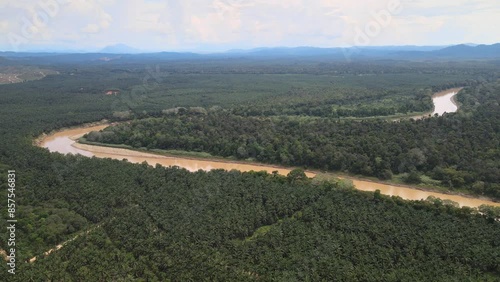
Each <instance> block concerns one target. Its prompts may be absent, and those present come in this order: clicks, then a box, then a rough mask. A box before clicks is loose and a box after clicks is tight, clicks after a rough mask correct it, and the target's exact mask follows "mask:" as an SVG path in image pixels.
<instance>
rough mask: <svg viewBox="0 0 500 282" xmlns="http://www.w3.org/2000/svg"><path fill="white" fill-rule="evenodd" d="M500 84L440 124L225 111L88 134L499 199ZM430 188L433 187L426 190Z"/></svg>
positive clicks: (470, 97) (466, 100)
mask: <svg viewBox="0 0 500 282" xmlns="http://www.w3.org/2000/svg"><path fill="white" fill-rule="evenodd" d="M499 92H500V83H496V84H491V85H478V86H475V87H471V88H467V89H466V90H464V91H462V92H461V93H460V94H459V100H460V101H461V102H462V107H463V109H462V112H461V114H459V115H455V114H448V115H445V116H444V117H440V118H426V119H421V120H402V121H398V122H394V121H387V120H383V119H376V120H366V121H362V122H359V121H352V120H340V121H339V120H337V119H334V118H323V119H309V118H293V117H288V116H282V117H277V118H259V117H242V116H238V115H235V114H233V113H230V112H228V111H223V110H214V111H205V112H200V111H193V110H184V109H181V110H178V111H176V112H173V111H171V112H166V113H165V117H163V118H151V119H141V120H136V121H133V122H130V123H123V124H119V125H115V126H112V127H108V128H107V129H105V130H104V131H102V132H91V133H90V134H88V135H86V136H85V138H86V140H87V141H90V142H98V143H108V144H117V145H122V144H124V145H128V146H131V147H133V148H146V149H164V150H172V149H173V150H184V151H195V152H208V153H210V154H212V155H214V156H222V157H233V158H237V159H248V160H255V161H259V162H265V163H272V164H280V165H285V166H302V167H305V168H313V169H320V170H324V171H345V172H350V173H353V174H361V175H365V176H374V177H378V178H379V179H383V180H388V179H391V178H392V177H393V175H394V174H404V175H405V176H404V180H405V181H406V182H407V183H410V184H420V183H421V182H422V177H424V179H425V177H427V178H431V180H432V179H433V180H437V181H438V182H439V184H440V185H441V186H443V187H446V188H448V189H451V190H465V191H469V192H472V193H474V194H477V195H488V196H490V197H493V198H497V199H500V185H499V183H500V163H499V162H498V161H497V160H498V158H499V156H500V151H499V144H500V135H499V134H500V127H499V126H500V125H499V123H498V120H500V107H499V106H498V105H499V102H500V96H499V95H498V93H499ZM430 183H432V182H430Z"/></svg>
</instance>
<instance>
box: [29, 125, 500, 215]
mask: <svg viewBox="0 0 500 282" xmlns="http://www.w3.org/2000/svg"><path fill="white" fill-rule="evenodd" d="M108 125H109V124H103V123H102V122H100V123H99V125H95V123H94V124H86V125H83V126H81V127H80V128H74V127H73V128H71V129H66V130H64V129H61V130H59V131H57V132H56V133H53V134H49V135H47V136H46V137H45V138H43V139H42V140H41V141H42V142H40V143H39V144H40V146H41V147H45V148H48V149H49V150H50V151H53V152H60V153H64V154H67V153H72V154H82V155H86V156H89V157H91V156H95V157H100V158H112V159H118V160H123V159H126V160H128V161H129V162H132V163H142V162H144V161H146V162H148V163H149V164H150V165H156V164H160V165H162V166H179V167H183V168H186V169H188V170H190V171H197V170H200V169H201V170H212V169H225V170H228V171H229V170H232V169H236V170H240V171H250V170H254V171H261V170H264V171H267V172H268V173H272V172H273V171H277V172H278V173H279V174H281V175H287V174H288V173H289V172H290V171H291V170H293V169H294V168H293V167H283V166H277V165H266V164H263V163H257V162H254V161H243V160H234V159H224V158H218V157H205V158H199V157H193V156H183V157H179V155H168V154H162V153H159V152H151V151H144V150H143V151H137V150H132V149H130V148H123V147H110V146H109V145H108V146H106V147H104V146H96V145H95V144H94V145H90V144H83V143H77V142H76V140H77V139H78V138H80V137H81V136H83V135H84V134H86V133H88V132H90V131H93V130H101V129H104V128H105V127H107V126H108ZM319 174H323V173H322V172H320V171H315V170H306V175H307V176H308V177H311V178H312V177H315V176H316V175H319ZM328 174H329V175H331V177H339V178H343V179H348V180H350V181H352V182H353V184H354V185H355V186H356V188H357V189H358V190H363V191H375V190H380V191H381V193H382V194H385V195H394V196H399V197H402V198H404V199H408V200H420V199H426V198H427V197H429V196H434V197H437V198H441V199H448V200H451V201H455V202H457V203H459V204H460V205H465V206H471V207H478V206H480V205H482V204H486V205H492V206H500V203H496V202H494V201H492V200H490V199H487V198H484V197H477V196H473V195H469V194H463V193H454V192H453V191H440V190H436V189H432V188H430V187H422V186H412V185H403V184H401V183H394V182H390V181H380V180H378V179H373V178H368V177H362V176H356V175H349V174H345V173H338V172H336V173H328Z"/></svg>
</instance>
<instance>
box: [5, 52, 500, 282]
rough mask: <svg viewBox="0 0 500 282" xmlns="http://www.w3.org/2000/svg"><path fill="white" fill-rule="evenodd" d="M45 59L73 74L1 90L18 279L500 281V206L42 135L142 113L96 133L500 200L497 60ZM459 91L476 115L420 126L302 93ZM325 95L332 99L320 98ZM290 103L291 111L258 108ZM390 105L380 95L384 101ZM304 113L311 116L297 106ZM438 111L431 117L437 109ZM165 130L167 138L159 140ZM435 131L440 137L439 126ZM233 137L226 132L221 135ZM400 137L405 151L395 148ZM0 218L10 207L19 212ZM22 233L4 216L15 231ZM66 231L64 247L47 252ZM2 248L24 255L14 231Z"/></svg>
mask: <svg viewBox="0 0 500 282" xmlns="http://www.w3.org/2000/svg"><path fill="white" fill-rule="evenodd" d="M40 60H41V59H40ZM43 60H49V59H47V58H45V59H43ZM32 64H39V67H40V68H43V69H51V70H52V71H54V72H57V74H51V75H47V76H46V77H44V78H43V79H40V80H36V81H26V82H23V83H16V84H6V85H0V121H1V122H0V139H1V140H2V142H1V143H0V188H1V191H2V193H1V195H2V197H4V198H3V199H6V198H7V196H6V194H7V184H6V183H7V181H6V178H7V173H6V172H7V170H12V169H14V170H16V175H17V182H16V183H17V186H16V187H17V189H16V201H17V204H18V209H17V211H16V213H17V218H18V223H17V224H18V229H17V238H18V240H17V245H16V248H17V254H18V256H17V257H16V260H17V269H16V275H11V274H9V273H7V265H6V264H3V265H4V266H3V268H2V271H1V272H0V280H2V281H145V280H147V281H207V280H211V281H213V280H218V281H255V280H260V281H275V280H281V281H302V280H309V281H311V280H314V281H317V280H326V281H331V280H339V281H381V280H383V281H436V280H439V281H450V280H451V281H453V280H463V279H464V277H466V278H467V279H468V280H470V281H498V279H499V277H500V264H499V263H498V262H499V255H500V244H499V241H498V238H500V225H499V224H500V223H499V222H498V221H497V219H498V217H499V214H500V213H499V212H498V210H497V209H493V208H488V207H481V208H479V209H473V208H468V207H462V208H457V207H454V206H453V205H449V204H447V203H446V202H443V201H441V200H439V199H427V200H421V201H407V200H403V199H401V198H398V197H388V196H384V195H381V194H380V193H377V192H375V193H372V192H361V191H357V190H355V189H353V187H352V185H350V184H349V183H347V182H344V181H340V180H336V181H318V180H315V179H308V178H307V177H305V175H304V173H303V171H302V170H300V169H298V170H295V171H293V172H292V173H290V174H289V175H288V176H280V175H277V174H268V173H265V172H245V173H242V172H239V171H223V170H213V171H210V172H204V171H198V172H189V171H187V170H185V169H182V168H179V167H169V168H165V167H160V166H157V167H152V166H149V165H147V164H145V163H143V164H131V163H128V162H125V161H118V160H110V159H98V158H87V157H83V156H72V155H67V156H66V155H61V154H58V153H50V152H48V150H46V149H43V148H39V147H36V146H33V139H34V138H35V137H37V136H39V135H40V134H42V133H49V132H51V131H53V130H56V129H59V128H63V127H70V126H76V125H80V124H83V123H87V122H95V121H99V120H102V119H107V120H110V121H123V120H126V121H128V122H130V124H129V125H128V127H125V125H124V124H123V125H119V126H117V127H113V128H110V129H108V130H106V131H104V132H102V133H97V134H96V133H94V134H93V135H95V136H94V137H95V138H96V139H94V140H95V141H100V142H102V141H104V139H105V138H109V137H111V138H109V140H108V139H106V140H107V141H110V142H111V140H114V141H113V142H116V143H127V142H131V143H130V145H131V146H135V147H149V148H157V147H160V146H165V148H173V147H174V146H178V147H179V148H182V149H185V150H194V151H197V150H198V151H209V152H211V153H212V154H214V155H219V156H232V157H234V158H241V159H248V158H254V159H255V160H258V161H263V162H272V163H280V164H281V163H282V164H300V165H301V166H304V167H306V166H307V167H311V168H312V167H315V168H317V169H320V170H337V169H338V170H348V171H351V172H352V173H360V174H365V173H366V174H368V173H367V172H370V169H371V172H370V173H371V175H374V176H377V177H380V176H382V177H384V172H385V177H388V176H390V174H391V173H392V174H397V173H402V172H403V173H406V172H416V175H417V176H419V177H417V179H420V180H425V178H426V176H430V177H433V178H435V179H437V180H439V181H440V182H442V183H443V185H451V186H452V187H453V188H450V189H455V188H457V189H471V190H472V191H475V193H477V194H485V195H489V196H491V197H494V196H498V192H497V190H498V183H499V181H498V175H499V174H498V159H499V158H498V154H499V152H498V148H499V146H498V132H499V128H498V126H499V125H498V122H496V121H497V120H498V113H499V111H498V97H499V93H500V87H499V85H498V77H499V76H498V74H499V73H500V72H499V69H500V67H499V65H498V62H483V61H477V62H452V63H449V62H448V63H422V62H399V61H394V62H387V61H381V62H376V61H367V62H360V61H358V62H353V63H350V64H346V63H343V62H336V61H328V60H322V61H307V60H299V61H294V62H289V61H279V60H277V61H272V60H270V61H246V60H237V59H234V60H220V61H217V60H206V61H203V60H197V61H183V60H178V61H169V62H162V61H158V60H151V61H144V62H140V61H136V60H132V61H120V60H117V61H110V62H101V61H92V62H87V63H73V62H60V61H54V62H51V63H50V64H48V63H47V62H45V61H41V62H38V61H34V62H32ZM450 65H453V67H452V68H450ZM156 66H158V68H157V67H156ZM335 73H336V74H335ZM153 74H154V75H153ZM156 74H158V75H156ZM288 74H292V76H288V77H287V75H288ZM365 74H366V75H365ZM368 74H377V76H379V77H378V78H377V79H375V78H370V77H371V75H368ZM334 75H344V76H345V77H346V78H347V77H349V78H347V79H346V80H345V82H343V83H340V82H339V85H338V86H332V89H333V90H332V91H331V92H330V93H331V94H328V93H327V92H323V91H321V89H322V88H321V87H326V86H325V85H327V84H328V83H330V82H331V81H332V80H333V81H334V78H332V77H331V76H334ZM412 76H413V77H414V79H410V78H411V77H412ZM420 78H426V79H420ZM431 78H432V79H431ZM339 80H340V79H339ZM377 80H378V81H380V82H381V83H382V82H383V83H384V84H380V87H381V88H380V89H377V87H376V86H374V83H375V82H376V81H377ZM316 82H318V83H319V82H321V83H323V84H321V85H320V84H317V83H316ZM450 86H467V87H466V88H465V90H464V91H463V92H461V95H459V97H458V99H459V101H460V103H461V105H462V106H461V111H459V113H457V114H450V115H445V116H443V117H439V118H432V119H425V120H421V121H411V120H410V121H401V122H395V123H391V122H387V121H384V120H370V121H368V120H366V121H365V120H364V121H359V120H356V121H351V120H348V119H342V118H340V117H334V116H330V115H323V114H318V115H314V114H309V113H307V112H304V111H303V110H302V109H306V108H307V106H302V105H301V103H302V102H301V99H300V97H304V100H303V101H304V103H305V104H304V105H309V104H308V103H317V104H318V105H320V104H328V105H330V106H335V105H337V104H338V105H343V107H345V108H351V109H356V108H358V106H357V104H359V103H363V101H367V100H370V99H373V100H376V98H375V97H374V96H370V95H372V93H376V94H374V95H386V96H384V97H386V99H387V103H385V102H384V105H386V104H390V103H393V104H394V106H395V107H398V106H397V105H405V104H407V103H415V104H418V102H416V101H423V102H424V104H425V100H426V99H427V98H428V97H430V96H429V95H430V94H431V93H433V92H435V91H437V90H440V89H445V88H449V87H450ZM337 87H338V88H337ZM107 89H118V90H120V95H105V94H104V93H105V91H106V90H107ZM297 89H298V90H297ZM341 89H344V90H343V91H341ZM295 90H297V91H295ZM299 90H300V91H299ZM412 90H415V91H412ZM252 93H255V95H254V94H252ZM314 93H325V94H324V95H323V96H322V95H318V96H317V99H318V100H315V99H316V98H315V97H316V94H314ZM334 93H337V94H338V96H335V95H334ZM416 93H420V94H418V95H417V94H416ZM337 94H336V95H337ZM356 95H357V96H356ZM419 95H420V96H419ZM330 96H331V97H330ZM288 97H291V98H293V99H288ZM349 97H351V98H349ZM426 97H427V98H426ZM328 99H330V100H328ZM327 100H328V101H329V102H328V103H327V102H325V101H327ZM342 100H343V101H345V103H343V102H341V101H342ZM350 100H351V101H350ZM266 101H267V103H268V105H264V104H265V103H266ZM284 101H289V103H290V104H286V103H284ZM337 101H338V102H337ZM273 104H274V105H275V106H276V107H275V112H270V113H260V112H255V113H253V112H254V111H255V109H259V108H261V106H262V107H264V108H265V107H271V106H272V105H273ZM363 104H364V103H363ZM422 105H423V104H422ZM379 106H380V105H378V104H376V103H375V104H374V106H373V108H374V109H375V108H379ZM293 107H296V110H293V111H291V110H289V109H290V108H293ZM425 107H426V108H425V111H427V110H428V109H429V108H428V107H429V105H427V106H425ZM421 109H424V108H421ZM415 110H420V108H419V109H417V108H415ZM398 111H399V110H398ZM378 114H379V113H377V115H378ZM364 115H365V114H364V113H363V114H360V115H359V116H364ZM221 118H223V119H224V121H225V123H221ZM339 118H340V119H339ZM273 125H274V126H273ZM374 128H376V129H377V131H376V132H374V131H373V129H374ZM157 129H158V130H159V129H161V130H160V131H159V132H161V133H162V134H161V136H156V135H155V134H153V131H155V130H157ZM188 129H192V130H191V131H188ZM314 130H316V134H314V133H313V131H314ZM385 130H388V132H386V131H385ZM114 131H116V132H114ZM139 131H140V132H139ZM299 131H302V132H299ZM120 132H122V133H123V134H122V135H120V134H121V133H120ZM404 132H406V133H404ZM429 132H432V133H433V138H428V137H425V136H426V135H427V134H428V133H429ZM128 133H140V134H136V135H133V136H135V137H133V136H129V135H127V134H128ZM174 133H175V134H174ZM382 133H383V134H382ZM194 134H196V135H194ZM223 134H224V135H225V137H224V138H222V137H220V136H222V135H223ZM316 135H318V136H316ZM322 135H323V137H322ZM331 136H333V137H334V136H341V137H340V138H331ZM359 136H362V137H363V138H365V139H366V140H364V141H363V140H361V138H359ZM415 136H417V138H416V137H415ZM88 137H90V136H88ZM160 137H161V138H160ZM208 137H210V138H212V139H207V138H208ZM356 137H358V138H356ZM382 137H383V138H382ZM134 138H135V139H134ZM252 138H254V139H252ZM384 138H385V139H384ZM89 139H91V138H89ZM222 139H223V140H227V142H226V143H222V144H217V143H216V142H215V141H217V140H222ZM342 140H344V141H345V142H344V143H342ZM362 141H363V142H362ZM155 142H156V143H155ZM265 142H268V143H265ZM377 142H378V143H377ZM398 142H399V144H398V146H399V148H397V147H396V148H392V147H389V146H387V144H391V143H392V144H396V143H398ZM445 143H447V145H448V146H444V144H445ZM299 145H300V146H302V149H301V150H298V149H297V147H296V146H299ZM188 146H189V147H188ZM240 147H241V148H240ZM384 147H385V148H384ZM322 148H324V149H325V150H326V149H327V148H330V151H325V153H324V154H323V155H327V156H333V159H327V158H323V159H321V158H316V159H315V158H314V157H317V156H318V151H317V150H321V149H322ZM465 148H467V150H466V149H465ZM427 150H431V151H427ZM299 153H300V154H299ZM353 155H354V156H356V157H353ZM358 155H359V156H358ZM422 155H423V156H424V157H425V160H424V161H422V158H421V157H422ZM336 156H338V157H339V158H336ZM259 158H260V159H259ZM462 158H465V160H462ZM332 160H333V162H332ZM350 160H355V161H356V162H351V161H350ZM344 162H345V164H343V163H344ZM358 162H359V163H358ZM401 163H404V164H403V165H401ZM343 165H344V167H342V166H343ZM337 166H338V167H337ZM400 168H401V170H399V169H400ZM356 169H358V170H356ZM408 175H410V174H409V173H408ZM439 177H442V179H440V178H439ZM447 178H449V179H447ZM410 179H411V178H410ZM470 187H476V188H470ZM495 187H496V188H495ZM474 189H477V190H474ZM1 212H2V215H3V216H4V217H6V216H7V210H6V207H5V206H4V205H2V209H1ZM4 222H5V220H4ZM2 226H4V225H2ZM7 236H8V234H7V230H6V228H3V227H2V228H1V229H0V237H1V238H7ZM64 242H66V243H65V244H64V246H63V247H62V248H61V249H59V250H57V251H54V252H52V253H50V254H49V255H45V254H44V253H45V252H47V251H48V250H50V249H51V248H54V247H55V246H56V245H58V244H62V243H64ZM0 248H1V249H3V250H7V249H8V246H7V245H6V241H5V240H1V241H0ZM35 256H36V260H35V261H32V262H31V263H29V262H28V261H29V260H31V259H32V258H33V257H35Z"/></svg>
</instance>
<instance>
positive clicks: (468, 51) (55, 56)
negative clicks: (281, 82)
mask: <svg viewBox="0 0 500 282" xmlns="http://www.w3.org/2000/svg"><path fill="white" fill-rule="evenodd" d="M0 57H4V58H7V59H9V60H16V61H18V62H28V61H37V62H38V63H47V64H49V63H50V62H52V61H59V62H68V63H70V62H95V63H107V62H109V61H115V60H121V61H156V60H197V59H203V58H213V59H257V60H270V59H274V58H276V59H300V58H308V59H314V60H325V59H327V60H386V59H388V60H433V59H438V60H470V59H500V43H498V44H493V45H477V46H475V45H473V44H461V45H454V46H447V47H442V46H441V47H440V46H363V47H350V48H319V47H308V46H302V47H272V48H266V47H264V48H255V49H248V50H241V49H240V50H229V51H227V52H222V53H208V54H199V53H191V52H158V53H141V52H140V50H138V49H135V48H132V47H129V46H127V45H124V44H118V45H113V46H108V47H106V48H104V49H103V50H101V51H100V52H98V53H76V54H75V53H67V54H61V53H31V52H25V53H17V52H0ZM0 62H1V60H0Z"/></svg>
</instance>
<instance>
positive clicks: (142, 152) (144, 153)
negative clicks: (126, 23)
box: [73, 138, 500, 206]
mask: <svg viewBox="0 0 500 282" xmlns="http://www.w3.org/2000/svg"><path fill="white" fill-rule="evenodd" d="M78 142H79V143H75V144H73V146H74V147H76V148H79V149H82V150H89V149H90V150H91V149H92V148H90V147H86V146H82V145H89V146H96V147H107V148H115V149H125V150H130V151H132V152H136V153H137V154H132V155H128V156H134V157H151V155H156V156H159V157H166V158H172V159H175V158H182V159H186V160H192V161H202V160H203V161H209V162H218V163H230V164H237V165H251V166H255V167H261V168H263V169H264V170H269V168H274V169H277V170H280V169H281V170H283V169H285V170H293V169H296V168H300V169H303V168H301V167H285V166H279V165H275V164H265V163H260V162H256V161H252V160H235V159H230V158H224V157H217V156H212V155H210V154H207V155H208V156H204V157H197V156H193V155H190V154H189V153H190V152H185V151H176V152H178V154H172V153H169V150H159V151H163V152H158V151H156V150H147V149H137V148H133V147H131V146H127V145H113V144H104V143H97V142H89V141H86V140H85V139H83V138H80V139H79V140H78ZM101 152H104V151H101ZM108 153H110V151H108ZM113 153H114V154H117V155H121V156H127V155H126V154H127V153H126V152H124V151H122V152H117V151H114V152H113ZM195 153H197V152H195ZM304 171H305V173H306V175H307V176H308V177H310V178H314V177H316V176H318V175H328V176H329V177H331V178H341V179H347V180H351V181H353V183H354V182H358V183H360V182H370V183H373V184H377V185H387V186H391V187H399V188H405V189H412V190H419V191H422V192H429V193H436V194H445V195H449V196H459V197H464V198H469V199H472V200H474V199H477V200H482V201H488V202H492V203H498V205H499V206H500V202H498V201H495V200H493V199H491V198H488V197H484V196H477V195H473V194H467V193H463V192H456V191H450V190H447V189H446V188H445V187H442V188H441V187H429V186H425V185H407V184H404V183H400V182H396V181H389V180H380V179H377V178H373V177H366V176H361V175H353V174H349V173H343V172H322V171H319V170H311V169H304ZM440 188H441V189H440ZM360 190H362V189H360ZM365 191H372V190H365Z"/></svg>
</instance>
